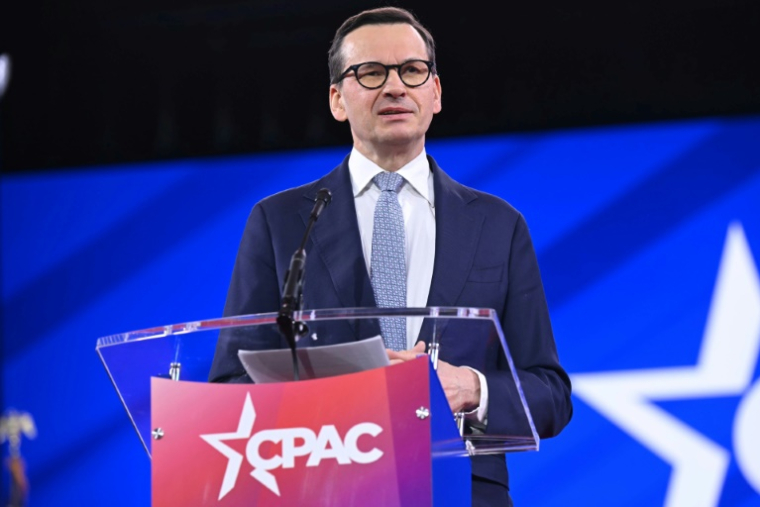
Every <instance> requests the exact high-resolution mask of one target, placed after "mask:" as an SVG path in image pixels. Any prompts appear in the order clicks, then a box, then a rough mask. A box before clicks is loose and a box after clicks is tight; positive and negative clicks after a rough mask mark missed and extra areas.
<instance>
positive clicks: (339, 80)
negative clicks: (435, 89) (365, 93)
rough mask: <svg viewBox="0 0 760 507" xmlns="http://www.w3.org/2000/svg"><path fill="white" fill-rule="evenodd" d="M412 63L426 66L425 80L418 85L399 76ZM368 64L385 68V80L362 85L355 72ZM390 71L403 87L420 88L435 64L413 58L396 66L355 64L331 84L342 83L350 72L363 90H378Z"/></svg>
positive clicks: (385, 80)
mask: <svg viewBox="0 0 760 507" xmlns="http://www.w3.org/2000/svg"><path fill="white" fill-rule="evenodd" d="M412 62H422V63H424V64H425V65H427V68H428V75H427V77H426V78H425V80H424V81H423V82H421V83H420V84H416V85H410V84H408V83H407V82H406V81H404V78H403V76H402V75H401V67H403V66H404V65H407V64H410V63H412ZM370 63H371V64H373V65H379V66H381V67H383V68H385V79H383V82H382V83H380V84H379V85H377V86H367V85H365V84H363V83H362V82H361V81H360V80H359V73H358V72H357V71H358V70H359V67H361V66H362V65H367V64H370ZM391 69H396V74H398V77H399V79H400V80H401V82H402V83H404V86H408V87H409V88H417V87H419V86H422V85H424V84H425V83H427V82H428V80H429V79H430V76H431V75H432V74H433V73H434V72H435V62H431V61H430V60H420V59H417V58H414V59H412V60H407V61H405V62H404V63H399V64H397V65H385V64H384V63H380V62H362V63H357V64H356V65H351V66H350V67H349V68H347V69H346V70H345V71H343V74H341V75H340V77H339V78H338V79H337V80H335V82H334V83H333V84H338V83H340V82H341V81H343V80H344V79H345V78H346V76H348V75H349V74H350V73H351V72H353V73H354V77H355V78H356V82H357V83H359V84H360V85H361V86H363V87H364V88H366V89H368V90H377V89H378V88H380V87H382V86H383V85H385V83H386V82H387V81H388V76H390V75H391Z"/></svg>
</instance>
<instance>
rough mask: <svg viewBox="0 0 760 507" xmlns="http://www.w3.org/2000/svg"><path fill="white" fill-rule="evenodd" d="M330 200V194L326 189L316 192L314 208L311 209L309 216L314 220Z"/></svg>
mask: <svg viewBox="0 0 760 507" xmlns="http://www.w3.org/2000/svg"><path fill="white" fill-rule="evenodd" d="M330 201H332V194H331V193H330V191H329V190H328V189H326V188H323V189H321V190H320V191H319V192H317V198H316V199H315V202H314V209H312V210H311V218H313V219H314V221H316V220H317V219H318V218H319V215H321V214H322V211H323V210H324V209H325V208H326V207H327V205H328V204H330Z"/></svg>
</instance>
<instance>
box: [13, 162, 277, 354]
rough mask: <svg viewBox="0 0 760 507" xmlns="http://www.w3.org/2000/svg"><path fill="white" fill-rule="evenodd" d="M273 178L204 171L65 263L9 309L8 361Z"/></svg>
mask: <svg viewBox="0 0 760 507" xmlns="http://www.w3.org/2000/svg"><path fill="white" fill-rule="evenodd" d="M271 173H273V171H270V172H267V173H266V174H253V173H252V172H249V171H245V170H236V171H229V172H225V175H224V178H215V177H213V176H211V175H209V172H208V171H198V173H197V175H192V176H190V177H188V178H186V179H184V180H182V181H181V182H179V183H177V184H175V185H173V186H171V187H169V188H168V189H167V190H166V191H165V192H163V193H161V194H159V195H157V196H156V197H155V198H153V199H152V200H150V201H148V202H146V203H145V204H144V205H143V206H142V207H140V208H139V209H137V210H136V211H135V212H134V213H132V214H131V215H129V216H127V217H125V218H124V219H123V220H121V221H119V222H117V223H115V224H114V225H113V227H111V228H110V229H109V230H108V231H106V232H105V233H104V234H102V235H100V236H99V237H97V238H95V239H94V240H93V241H92V242H90V243H89V244H87V245H86V246H84V247H83V248H81V249H79V250H78V251H76V252H75V253H74V254H72V255H70V256H69V257H67V258H65V259H63V260H62V261H61V262H60V263H58V264H57V265H56V266H55V267H53V268H52V269H50V270H48V271H47V272H45V273H44V274H43V275H41V276H40V277H38V278H37V279H36V280H34V281H33V282H31V283H30V284H28V285H27V286H25V287H24V288H23V289H21V290H20V291H19V292H18V293H17V294H15V295H14V296H12V297H11V298H10V300H8V301H7V303H6V304H5V305H4V307H3V313H4V316H5V319H4V320H5V322H4V326H5V327H4V331H5V333H6V337H12V339H6V340H5V347H6V348H5V354H6V357H5V361H8V360H11V359H12V358H13V356H14V355H16V354H18V353H20V352H21V351H23V350H26V349H28V348H29V347H33V346H34V345H35V343H36V342H37V341H38V340H40V339H41V338H42V337H43V336H44V335H45V334H46V333H48V332H49V331H51V330H52V329H54V328H55V327H56V326H58V325H59V324H61V323H62V322H63V321H65V320H66V319H67V318H69V317H70V316H71V315H74V314H76V313H78V312H80V311H82V310H84V309H86V308H87V307H88V306H89V305H91V304H92V303H94V302H95V301H97V300H98V298H100V297H102V296H103V295H104V294H105V293H106V292H107V291H109V290H110V289H111V288H112V287H114V286H116V285H118V284H120V283H122V282H124V281H126V280H128V279H129V278H130V277H132V276H134V274H135V273H136V272H137V271H138V270H140V269H141V268H143V266H145V265H147V264H149V263H150V262H151V261H152V260H154V259H155V258H156V257H159V256H161V255H163V254H164V253H166V252H168V251H169V250H171V249H172V248H174V247H175V245H176V244H177V243H178V242H180V241H182V240H183V239H184V238H186V237H188V236H190V235H192V234H193V233H194V232H195V231H197V230H198V229H199V228H201V227H203V226H204V225H205V224H207V223H209V222H212V221H213V220H214V219H216V217H218V216H219V215H221V214H222V213H224V211H225V210H226V209H228V208H230V207H232V206H235V205H236V203H238V202H239V201H240V200H241V199H245V200H251V199H252V197H251V196H255V195H258V194H259V193H260V192H261V191H262V185H263V184H265V183H266V182H267V180H269V179H273V178H274V175H273V174H271ZM251 205H253V202H251ZM157 217H160V219H157ZM104 259H106V260H110V261H111V263H109V262H108V261H104ZM8 316H13V318H9V317H8ZM20 337H23V339H22V338H20Z"/></svg>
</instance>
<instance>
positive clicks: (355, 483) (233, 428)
mask: <svg viewBox="0 0 760 507" xmlns="http://www.w3.org/2000/svg"><path fill="white" fill-rule="evenodd" d="M427 362H428V361H427V359H426V358H425V357H422V358H420V359H417V360H415V361H410V362H407V363H403V364H399V365H396V366H391V367H387V368H378V369H375V370H370V371H366V372H362V373H356V374H352V375H344V376H341V377H333V378H328V379H320V380H309V381H302V382H290V383H285V384H268V385H253V384H243V385H239V384H238V385H233V384H204V383H195V382H174V381H171V380H165V379H157V378H154V379H152V400H151V405H152V422H153V427H154V428H161V429H162V430H163V432H164V436H163V437H162V438H161V439H160V440H154V441H153V445H152V456H153V505H154V506H155V507H169V506H171V507H174V506H176V505H185V506H193V505H198V506H206V505H219V506H250V505H261V506H266V505H294V506H295V505H299V506H300V505H310V506H322V505H324V506H334V505H346V506H349V505H361V506H363V507H364V506H368V507H371V506H382V507H388V506H395V505H399V506H400V505H415V506H420V507H425V506H431V505H432V500H431V496H432V484H431V458H430V419H429V418H428V419H424V420H421V419H419V418H418V417H417V415H416V410H417V408H419V407H428V408H429V407H430V401H429V395H428V388H429V387H428V385H429V379H428V364H427ZM248 394H250V397H251V401H252V403H253V407H254V411H255V418H254V422H253V427H252V431H251V434H256V433H258V432H260V431H262V430H272V429H282V428H309V429H310V430H312V431H313V432H314V433H315V434H319V432H320V430H321V428H322V427H323V426H325V425H334V426H335V427H336V429H337V431H338V434H339V435H340V437H341V438H345V435H346V433H347V432H348V431H349V430H350V429H351V428H353V427H354V426H356V425H357V424H360V423H374V424H376V425H378V426H380V428H382V431H381V432H380V433H379V434H377V436H371V435H362V436H360V437H359V439H358V442H357V447H358V448H359V450H360V451H362V452H368V451H370V450H372V449H373V448H376V449H379V450H380V451H382V453H383V454H382V456H381V457H380V458H379V459H378V460H376V461H374V462H372V463H367V464H362V463H353V462H352V463H351V464H339V463H338V462H337V460H336V459H334V458H325V459H323V460H322V461H321V462H320V464H319V466H314V467H307V466H306V462H307V460H308V456H303V457H296V458H295V466H294V467H293V468H281V467H280V468H275V469H272V470H270V473H271V474H272V475H273V476H274V477H275V479H276V481H277V485H278V487H279V491H280V496H277V495H276V494H274V493H273V492H272V491H270V490H269V489H268V488H266V487H264V486H263V485H262V484H260V483H259V482H258V481H257V480H256V479H254V478H253V477H252V476H251V475H250V474H251V472H252V470H253V466H252V465H251V464H250V463H249V462H248V460H247V459H246V457H245V456H246V445H247V443H248V440H249V436H248V435H246V436H244V437H243V438H238V439H229V440H224V444H226V445H227V446H229V447H231V448H232V450H233V454H236V455H239V456H241V457H242V464H241V466H240V468H239V472H238V474H237V476H236V480H235V483H234V487H233V488H232V489H231V490H230V491H229V492H228V493H227V494H226V495H225V496H224V497H223V498H222V499H221V500H219V494H220V490H221V487H222V481H223V478H224V475H225V471H226V469H227V465H228V461H229V460H228V459H227V457H225V456H224V455H223V454H222V453H220V452H219V451H218V450H216V449H215V448H214V447H212V446H211V445H210V444H209V443H207V442H206V441H205V440H203V439H202V438H201V435H209V434H220V433H235V432H237V430H238V425H239V422H240V419H241V413H242V412H243V407H244V404H245V401H246V397H247V396H248ZM389 400H393V403H392V406H391V403H390V402H389ZM297 444H298V442H297ZM281 453H282V444H281V443H277V444H275V443H271V442H264V443H263V444H262V445H261V447H260V454H261V456H262V458H265V459H267V458H270V457H272V456H274V455H280V454H281Z"/></svg>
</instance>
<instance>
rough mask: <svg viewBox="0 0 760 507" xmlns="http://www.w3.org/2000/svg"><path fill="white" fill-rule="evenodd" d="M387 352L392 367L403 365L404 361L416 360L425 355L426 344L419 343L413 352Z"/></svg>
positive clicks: (388, 350)
mask: <svg viewBox="0 0 760 507" xmlns="http://www.w3.org/2000/svg"><path fill="white" fill-rule="evenodd" d="M385 351H386V352H387V353H388V359H389V360H390V361H391V365H394V364H398V363H403V362H404V361H410V360H412V359H416V358H417V357H419V356H420V354H424V353H425V342H422V341H420V342H417V344H416V345H415V346H414V348H413V349H411V350H400V351H398V352H396V351H395V350H391V349H385Z"/></svg>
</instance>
